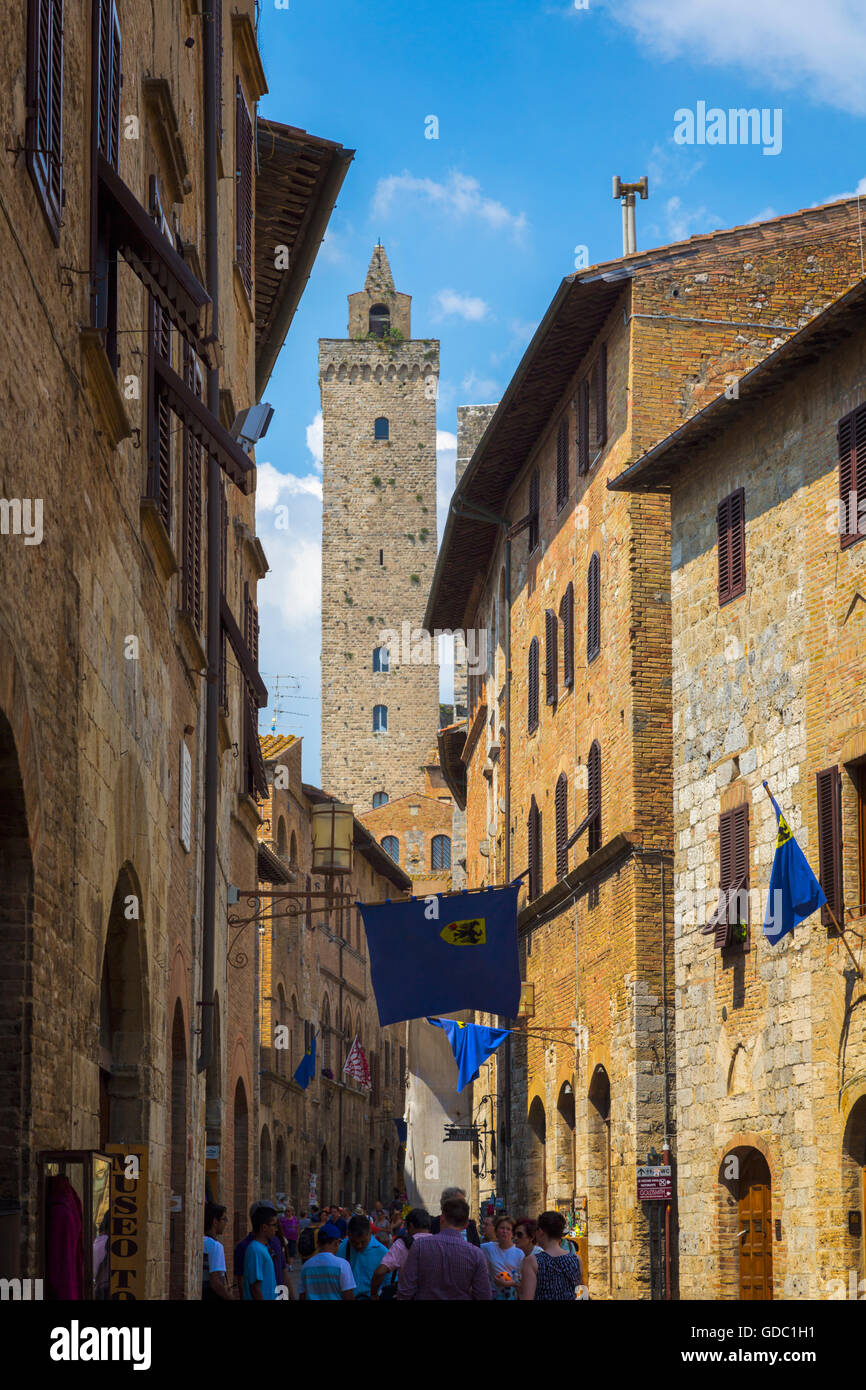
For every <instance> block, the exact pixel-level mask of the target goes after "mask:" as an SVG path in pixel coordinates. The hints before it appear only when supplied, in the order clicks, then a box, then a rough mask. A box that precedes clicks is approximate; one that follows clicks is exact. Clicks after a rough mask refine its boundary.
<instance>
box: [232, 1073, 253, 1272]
mask: <svg viewBox="0 0 866 1390" xmlns="http://www.w3.org/2000/svg"><path fill="white" fill-rule="evenodd" d="M233 1140H234V1158H235V1171H234V1193H233V1205H234V1235H235V1245H237V1243H238V1241H239V1240H243V1238H244V1236H245V1235H246V1233H247V1223H248V1221H249V1214H250V1213H249V1206H250V1153H249V1145H250V1120H249V1109H248V1107H247V1093H246V1089H245V1088H244V1083H243V1081H242V1080H241V1078H240V1077H238V1082H237V1085H236V1086H235V1099H234V1134H233Z"/></svg>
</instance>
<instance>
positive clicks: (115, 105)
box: [94, 0, 123, 169]
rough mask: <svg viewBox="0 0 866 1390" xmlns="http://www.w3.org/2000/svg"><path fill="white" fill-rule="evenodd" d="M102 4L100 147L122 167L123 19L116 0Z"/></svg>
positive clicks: (98, 105) (113, 163)
mask: <svg viewBox="0 0 866 1390" xmlns="http://www.w3.org/2000/svg"><path fill="white" fill-rule="evenodd" d="M95 3H96V4H97V5H98V7H99V9H98V15H99V17H98V23H97V37H98V44H99V50H98V53H97V54H96V62H95V63H94V72H95V76H96V81H97V84H98V89H97V101H96V110H97V147H98V149H99V150H100V151H101V153H102V154H104V156H105V158H106V159H107V160H108V162H109V164H110V165H111V166H112V167H113V168H114V169H117V168H118V162H119V153H120V88H121V83H122V80H123V78H122V72H121V41H120V21H119V20H118V18H117V6H116V4H115V3H114V0H95Z"/></svg>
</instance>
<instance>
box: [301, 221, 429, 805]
mask: <svg viewBox="0 0 866 1390" xmlns="http://www.w3.org/2000/svg"><path fill="white" fill-rule="evenodd" d="M410 304H411V298H410V296H409V295H407V294H398V293H397V291H396V290H395V288H394V281H393V278H392V275H391V267H390V266H389V264H388V257H387V256H386V254H385V248H384V247H383V246H380V245H379V246H376V247H375V248H374V250H373V258H372V260H371V261H370V268H369V270H368V272H367V279H366V281H365V284H364V288H363V290H360V291H359V292H358V293H357V294H350V295H349V336H348V339H331V338H323V339H320V341H319V384H320V389H321V397H322V419H323V425H324V447H323V509H322V784H323V786H324V787H326V788H327V790H328V791H329V792H330V793H332V794H334V795H336V796H339V797H340V798H342V799H343V800H344V801H348V802H351V803H352V804H353V805H354V806H355V810H356V813H357V814H363V812H364V811H366V810H369V808H370V807H372V806H373V805H374V804H376V805H378V804H381V802H382V801H383V799H384V798H387V799H388V800H389V801H394V800H395V799H396V798H397V797H400V796H404V795H406V794H408V793H410V792H415V791H417V790H419V789H421V788H422V787H423V785H424V763H425V761H426V760H427V758H428V755H429V752H430V749H431V747H432V746H433V744H434V743H435V740H436V731H437V728H438V724H439V668H438V666H437V665H436V664H435V652H434V653H432V656H433V659H432V660H430V661H428V662H426V663H424V662H421V663H417V664H416V663H414V662H411V661H410V660H409V659H408V658H409V655H410V653H409V643H408V638H409V636H410V634H411V633H412V632H414V631H415V630H416V629H418V628H420V627H421V623H422V621H423V615H424V607H425V603H426V599H427V594H428V591H429V588H430V583H431V580H432V577H433V569H434V565H435V562H436V388H437V381H438V376H439V344H438V342H435V341H433V340H431V339H419V340H413V339H412V332H411V319H410ZM389 630H390V631H392V632H395V631H396V632H397V633H400V634H401V640H400V642H399V644H394V643H393V642H392V643H390V649H389V645H386V644H383V639H382V637H381V634H382V633H384V632H386V631H389ZM404 633H405V634H406V635H407V642H406V643H405V644H404V642H403V640H402V637H403V634H404ZM386 642H387V639H386ZM404 646H405V650H403V648H404ZM398 648H399V649H398ZM416 654H423V653H419V651H418V649H417V648H416ZM404 657H405V658H406V660H405V661H404Z"/></svg>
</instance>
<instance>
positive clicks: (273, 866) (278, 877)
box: [258, 840, 291, 883]
mask: <svg viewBox="0 0 866 1390" xmlns="http://www.w3.org/2000/svg"><path fill="white" fill-rule="evenodd" d="M258 856H259V858H258V880H259V883H291V876H290V874H289V869H288V865H286V864H284V863H283V861H282V859H281V858H280V856H279V855H278V854H277V853H276V851H275V850H272V849H271V847H270V845H269V844H267V843H266V842H265V841H264V840H259V849H258Z"/></svg>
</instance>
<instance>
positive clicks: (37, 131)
mask: <svg viewBox="0 0 866 1390" xmlns="http://www.w3.org/2000/svg"><path fill="white" fill-rule="evenodd" d="M26 91H27V96H26V101H27V112H28V114H27V130H26V136H25V145H26V150H27V168H28V170H29V171H30V176H31V178H32V180H33V184H34V187H35V188H36V191H37V193H38V195H39V201H40V203H41V204H42V210H43V212H44V214H45V218H46V221H47V223H48V227H49V230H50V232H51V236H52V239H53V241H54V244H55V246H57V245H58V244H59V241H60V217H61V209H62V207H63V0H30V14H29V25H28V36H27V87H26Z"/></svg>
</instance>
